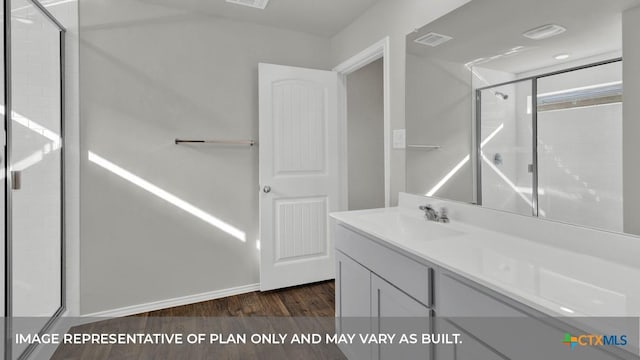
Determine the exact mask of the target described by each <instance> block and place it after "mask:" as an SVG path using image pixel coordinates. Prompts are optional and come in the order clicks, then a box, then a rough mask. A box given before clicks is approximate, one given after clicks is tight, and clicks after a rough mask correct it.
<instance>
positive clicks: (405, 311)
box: [334, 225, 433, 360]
mask: <svg viewBox="0 0 640 360" xmlns="http://www.w3.org/2000/svg"><path fill="white" fill-rule="evenodd" d="M334 234H335V235H336V237H335V239H336V250H337V251H336V316H337V323H336V325H337V332H338V333H341V334H373V335H380V334H383V335H384V334H401V333H416V334H422V333H430V332H431V317H432V312H433V311H432V308H431V304H432V302H433V300H432V299H433V296H432V291H431V286H432V284H433V282H432V268H431V267H430V266H426V265H424V264H421V263H419V262H417V261H415V260H412V259H409V258H408V257H405V256H403V255H401V254H399V253H397V252H395V251H393V250H391V249H388V248H386V247H384V246H382V245H380V244H377V243H375V242H374V241H372V240H371V239H369V238H367V237H366V236H364V235H362V234H359V233H357V232H355V231H352V230H350V229H347V228H345V227H343V226H341V225H337V226H335V227H334ZM398 341H399V339H398V337H396V338H395V339H394V344H384V343H372V344H368V345H360V344H353V345H346V346H341V349H342V351H343V352H344V353H345V355H346V356H347V357H348V358H349V359H350V360H356V359H357V360H360V359H366V360H370V359H375V360H382V359H424V360H430V359H432V358H433V356H432V349H431V346H428V345H422V344H415V345H407V344H403V345H398ZM356 343H357V342H356Z"/></svg>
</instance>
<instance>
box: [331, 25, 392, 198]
mask: <svg viewBox="0 0 640 360" xmlns="http://www.w3.org/2000/svg"><path fill="white" fill-rule="evenodd" d="M389 58H390V56H389V37H388V36H386V37H384V38H383V39H381V40H379V41H377V42H376V43H374V44H372V45H371V46H369V47H367V48H366V49H364V50H362V51H360V52H359V53H357V54H356V55H354V56H352V57H350V58H349V59H347V60H345V61H344V62H342V63H341V64H340V65H338V66H336V67H334V68H333V71H335V72H337V73H338V107H339V108H338V112H339V114H340V118H339V119H338V126H339V130H340V137H339V139H338V142H339V144H340V145H339V146H340V149H339V153H340V158H341V160H340V173H341V174H340V178H341V179H340V208H341V209H342V210H347V209H348V206H349V203H348V202H349V163H348V159H347V154H348V151H347V145H348V137H347V76H348V75H350V74H352V73H354V72H356V71H358V70H360V69H362V68H363V67H365V66H367V65H369V64H371V63H372V62H374V61H376V60H378V59H383V75H382V77H383V93H384V95H383V97H384V100H383V106H384V111H383V113H384V125H383V127H384V206H385V207H389V206H391V111H390V110H391V106H390V105H391V91H390V83H389V79H390V69H391V67H390V64H389Z"/></svg>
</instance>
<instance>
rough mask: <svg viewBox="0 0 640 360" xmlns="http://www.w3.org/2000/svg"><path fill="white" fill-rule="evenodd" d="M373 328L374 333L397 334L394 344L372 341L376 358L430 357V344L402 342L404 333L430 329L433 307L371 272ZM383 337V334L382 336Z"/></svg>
mask: <svg viewBox="0 0 640 360" xmlns="http://www.w3.org/2000/svg"><path fill="white" fill-rule="evenodd" d="M371 304H372V311H373V312H372V314H371V315H372V321H373V324H372V330H373V334H374V335H378V336H384V335H387V334H392V335H393V334H395V338H394V340H393V343H392V344H388V343H387V344H385V343H383V342H382V341H381V342H380V343H379V344H373V345H372V348H373V349H372V351H373V359H376V360H396V359H431V357H432V356H431V351H432V350H431V346H430V345H422V344H421V343H417V344H406V343H404V344H400V343H399V342H400V339H401V336H402V335H403V334H406V335H410V334H416V335H417V337H418V339H421V334H426V333H430V332H431V310H430V309H429V308H428V307H426V306H424V305H422V304H421V303H419V302H418V301H416V300H414V299H413V298H412V297H410V296H409V295H407V294H405V293H404V292H402V291H401V290H399V289H398V288H396V287H395V286H393V285H391V284H390V283H388V282H386V281H385V280H383V279H382V278H380V277H378V276H376V275H375V274H372V275H371ZM379 340H382V338H379Z"/></svg>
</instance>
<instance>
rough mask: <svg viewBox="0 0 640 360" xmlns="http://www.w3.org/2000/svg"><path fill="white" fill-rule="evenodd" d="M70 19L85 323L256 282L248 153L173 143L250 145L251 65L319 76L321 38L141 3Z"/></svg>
mask: <svg viewBox="0 0 640 360" xmlns="http://www.w3.org/2000/svg"><path fill="white" fill-rule="evenodd" d="M80 20H81V50H80V57H81V63H82V67H81V83H80V88H81V93H82V106H81V115H82V119H83V121H82V128H81V135H82V144H81V145H82V146H81V150H82V151H81V156H82V160H81V175H82V178H81V206H82V217H81V220H82V222H81V235H82V248H81V255H82V263H81V294H82V297H81V310H82V313H84V314H87V313H95V312H100V311H105V310H111V309H116V308H122V307H127V306H131V305H138V304H144V303H149V302H153V301H159V300H166V299H172V298H177V297H183V296H188V295H194V294H201V293H208V292H212V291H219V290H223V289H229V288H235V287H241V286H247V285H250V284H256V283H258V281H259V271H258V264H259V262H258V255H259V254H258V250H257V249H256V241H257V240H258V183H257V179H258V152H257V149H252V148H249V147H220V146H206V145H205V146H176V145H174V144H173V140H174V139H175V138H176V137H183V138H213V139H223V140H224V139H250V138H252V139H257V137H258V98H257V92H258V72H257V70H258V63H259V62H267V63H276V64H282V65H293V66H302V67H310V68H321V69H329V68H330V65H331V62H330V59H329V55H328V54H329V53H330V44H329V39H325V38H320V37H316V36H311V35H307V34H303V33H296V32H292V31H288V30H280V29H275V28H269V27H264V26H260V25H255V24H249V23H242V22H234V21H230V20H226V19H222V18H215V17H204V16H200V15H198V14H191V13H182V12H178V11H176V10H171V9H164V8H162V7H158V6H154V5H151V4H148V3H141V2H138V1H115V2H112V1H109V2H105V1H102V0H83V1H82V3H81V7H80ZM89 151H91V152H93V153H95V154H97V155H99V156H100V157H102V158H103V159H106V160H108V161H109V162H110V163H111V164H113V165H116V166H118V167H120V168H121V169H124V170H126V171H128V172H129V173H130V174H133V175H136V176H138V177H140V178H142V179H144V180H146V181H147V182H149V183H152V184H153V185H155V186H157V187H159V188H161V189H163V190H164V191H167V192H169V193H171V194H173V195H175V196H176V197H178V198H180V199H182V200H184V201H186V202H188V203H190V204H192V205H194V206H196V207H198V208H200V209H202V210H203V211H205V212H206V213H208V214H210V215H212V216H214V217H217V218H218V219H220V220H222V221H224V222H226V223H227V224H229V225H231V226H233V227H235V228H237V229H239V230H241V231H243V232H245V233H246V238H247V241H246V242H242V241H240V240H238V239H237V238H234V237H233V236H230V235H228V234H227V233H225V232H224V231H221V230H220V229H218V228H216V227H214V226H212V225H210V224H209V223H206V222H204V221H202V220H200V219H199V218H196V217H194V216H192V215H191V214H189V213H187V212H185V211H183V210H181V209H179V208H177V207H176V206H173V205H171V204H170V203H168V202H166V201H164V200H162V199H161V198H159V197H157V196H154V195H153V194H151V193H149V192H147V191H145V190H143V189H142V188H141V187H139V186H137V185H134V184H133V183H132V182H131V181H128V180H126V179H123V178H122V177H120V176H118V175H116V174H114V173H113V172H112V171H110V170H108V169H106V168H104V167H103V166H99V165H98V164H96V163H95V162H91V161H89V160H88V152H89ZM103 165H104V164H103ZM111 170H115V169H114V168H113V167H111Z"/></svg>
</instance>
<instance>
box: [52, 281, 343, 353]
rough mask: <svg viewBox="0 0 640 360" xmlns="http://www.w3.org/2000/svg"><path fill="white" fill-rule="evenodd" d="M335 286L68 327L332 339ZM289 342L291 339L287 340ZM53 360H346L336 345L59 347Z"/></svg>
mask: <svg viewBox="0 0 640 360" xmlns="http://www.w3.org/2000/svg"><path fill="white" fill-rule="evenodd" d="M334 293H335V285H334V282H333V281H330V282H322V283H316V284H310V285H304V286H298V287H294V288H289V289H283V290H277V291H270V292H264V293H262V292H252V293H248V294H242V295H237V296H231V297H227V298H223V299H217V300H212V301H205V302H201V303H196V304H190V305H185V306H179V307H174V308H169V309H164V310H159V311H153V312H148V313H143V314H138V315H134V316H130V317H126V318H118V319H110V320H104V321H100V322H95V323H91V324H86V325H82V326H77V327H74V328H72V329H71V330H70V331H69V332H71V333H81V334H87V333H90V334H103V333H107V334H113V333H127V334H138V333H145V334H155V333H165V334H175V333H180V334H185V336H186V334H190V333H206V334H218V333H220V334H242V333H244V334H247V336H248V337H249V338H250V336H251V334H266V335H269V334H289V336H292V334H294V333H299V334H312V333H319V334H333V333H334V332H335V318H334V314H335V301H334V299H335V297H334ZM289 338H290V337H289ZM52 359H54V360H76V359H95V360H101V359H126V360H128V359H144V360H146V359H296V360H297V359H340V360H342V359H345V357H344V355H343V354H342V352H340V350H339V349H338V348H337V347H336V346H335V345H327V344H319V345H291V344H288V343H285V344H260V345H253V344H251V342H250V341H249V342H248V344H237V345H234V344H231V345H229V344H227V345H221V344H213V345H212V344H208V343H207V344H202V345H60V346H59V347H58V349H57V350H56V352H55V354H54V355H53V357H52Z"/></svg>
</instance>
